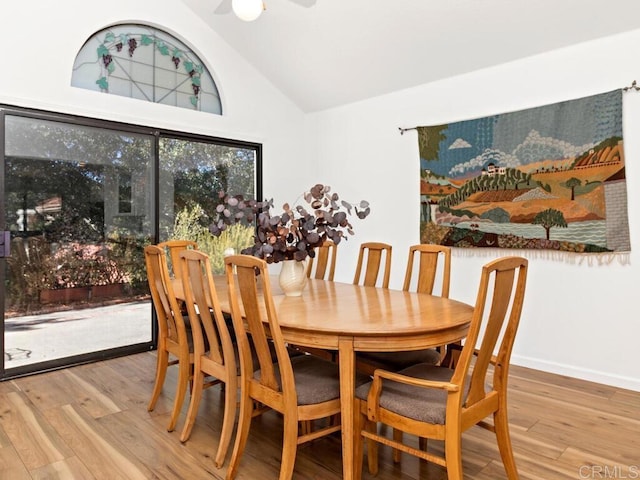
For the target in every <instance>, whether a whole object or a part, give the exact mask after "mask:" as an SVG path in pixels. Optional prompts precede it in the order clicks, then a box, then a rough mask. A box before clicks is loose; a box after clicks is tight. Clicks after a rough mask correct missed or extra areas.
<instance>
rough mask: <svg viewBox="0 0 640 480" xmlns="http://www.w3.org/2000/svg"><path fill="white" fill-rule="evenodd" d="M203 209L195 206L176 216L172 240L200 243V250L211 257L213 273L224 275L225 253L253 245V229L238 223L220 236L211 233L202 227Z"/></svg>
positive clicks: (237, 251)
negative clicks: (230, 249) (228, 250)
mask: <svg viewBox="0 0 640 480" xmlns="http://www.w3.org/2000/svg"><path fill="white" fill-rule="evenodd" d="M201 218H202V207H200V205H198V204H195V205H193V206H191V207H185V208H183V209H182V211H180V212H179V213H178V214H177V215H176V221H175V225H174V229H173V233H172V234H171V240H193V241H195V242H197V243H198V250H201V251H203V252H204V253H206V254H207V255H209V260H210V262H211V269H212V271H213V273H224V252H225V250H227V249H229V248H233V249H234V251H235V252H236V253H239V252H240V251H241V250H243V249H245V248H247V247H249V246H250V245H251V244H252V243H253V233H254V230H253V227H252V226H250V225H243V224H241V223H236V224H233V225H231V226H229V227H228V228H226V229H225V230H224V231H223V232H222V233H221V234H220V235H219V236H217V237H215V236H213V235H211V233H209V228H208V227H207V226H204V225H202V223H201Z"/></svg>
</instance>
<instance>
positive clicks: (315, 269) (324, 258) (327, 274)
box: [307, 240, 338, 281]
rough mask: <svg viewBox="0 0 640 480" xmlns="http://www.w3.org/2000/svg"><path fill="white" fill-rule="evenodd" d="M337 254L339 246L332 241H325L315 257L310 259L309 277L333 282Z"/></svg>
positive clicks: (316, 251)
mask: <svg viewBox="0 0 640 480" xmlns="http://www.w3.org/2000/svg"><path fill="white" fill-rule="evenodd" d="M337 253H338V246H337V245H336V244H335V243H334V242H333V241H332V240H325V241H324V242H323V243H322V245H320V246H319V247H317V248H316V249H315V257H309V262H308V263H307V277H309V278H316V279H318V280H330V281H333V276H334V275H335V273H336V254H337Z"/></svg>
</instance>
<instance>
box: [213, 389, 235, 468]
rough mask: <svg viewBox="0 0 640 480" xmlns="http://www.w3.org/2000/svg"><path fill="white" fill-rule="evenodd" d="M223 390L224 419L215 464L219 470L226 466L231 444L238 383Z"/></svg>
mask: <svg viewBox="0 0 640 480" xmlns="http://www.w3.org/2000/svg"><path fill="white" fill-rule="evenodd" d="M223 388H224V389H225V397H224V398H225V399H224V418H223V419H222V431H221V432H220V443H219V444H218V452H217V453H216V458H215V464H216V467H218V468H220V467H222V465H223V464H224V458H225V457H226V456H227V451H228V450H229V444H230V443H231V434H232V433H233V424H234V422H235V421H236V405H237V400H236V396H237V394H238V393H237V392H238V385H237V383H236V382H230V383H225V384H224V387H223Z"/></svg>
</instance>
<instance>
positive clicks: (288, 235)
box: [209, 183, 371, 263]
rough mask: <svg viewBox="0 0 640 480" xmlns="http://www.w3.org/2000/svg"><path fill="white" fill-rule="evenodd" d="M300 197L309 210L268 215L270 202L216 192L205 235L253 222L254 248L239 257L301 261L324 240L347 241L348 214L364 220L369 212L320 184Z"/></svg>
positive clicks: (362, 204) (289, 209) (286, 209)
mask: <svg viewBox="0 0 640 480" xmlns="http://www.w3.org/2000/svg"><path fill="white" fill-rule="evenodd" d="M302 197H303V198H304V200H305V202H306V203H307V204H309V207H310V209H309V208H305V207H303V206H302V205H294V207H293V208H292V207H291V206H290V205H289V204H288V203H285V204H284V205H283V206H282V210H283V211H282V213H280V214H279V215H272V214H271V209H272V208H273V199H272V200H266V201H263V202H259V201H256V200H253V199H249V200H245V199H244V198H243V197H242V196H241V195H235V196H234V195H229V194H227V193H225V192H220V193H219V200H220V203H219V204H218V206H217V207H216V218H215V220H214V221H213V223H212V224H211V225H210V227H209V231H210V232H211V233H212V234H213V235H215V236H218V235H220V234H221V233H222V231H224V230H225V229H226V227H227V226H228V225H232V224H234V223H238V222H244V223H247V224H250V223H252V222H254V221H255V222H256V232H255V235H254V244H253V245H252V246H251V247H248V248H245V249H244V250H242V252H241V253H243V254H246V255H253V256H255V257H259V258H262V259H264V260H265V261H266V262H267V263H277V262H281V261H283V260H298V261H302V260H305V259H306V258H307V257H313V256H314V255H315V252H314V248H315V247H318V246H319V245H321V244H322V243H323V242H324V241H325V240H327V239H329V240H333V242H335V243H336V244H339V243H340V241H341V240H342V239H345V240H346V239H347V235H353V234H354V232H353V226H352V225H351V222H350V221H349V217H350V216H351V215H352V214H355V215H356V216H357V217H358V218H360V219H364V218H366V217H367V216H368V215H369V213H370V212H371V209H370V207H369V202H367V201H365V200H361V201H360V202H358V203H356V204H352V203H350V202H347V201H345V200H340V197H339V195H338V194H337V193H335V192H334V193H331V187H330V186H328V185H323V184H320V183H319V184H316V185H314V186H313V187H312V188H310V189H309V191H307V192H305V193H304V194H303V195H302Z"/></svg>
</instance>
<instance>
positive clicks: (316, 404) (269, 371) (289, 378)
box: [225, 255, 367, 480]
mask: <svg viewBox="0 0 640 480" xmlns="http://www.w3.org/2000/svg"><path fill="white" fill-rule="evenodd" d="M225 269H226V274H227V281H228V284H229V300H230V305H231V314H232V318H233V325H234V327H235V329H236V336H237V339H238V349H239V352H240V366H241V378H242V381H241V395H240V397H241V399H240V415H239V420H238V433H237V434H236V439H235V444H234V447H233V453H232V455H231V461H230V463H229V467H228V470H227V476H226V478H227V479H228V480H232V479H233V478H234V477H235V475H236V473H237V470H238V467H239V464H240V459H241V457H242V453H243V452H244V449H245V446H246V443H247V440H248V437H249V430H250V427H251V417H252V409H253V407H252V406H253V403H254V402H258V403H260V404H263V405H265V406H267V407H270V408H272V409H273V410H275V411H277V412H280V413H281V414H282V415H283V416H284V439H283V444H282V459H281V463H280V476H279V478H280V480H285V479H290V478H291V476H292V475H293V469H294V464H295V458H296V452H297V446H298V445H299V444H302V443H305V442H308V441H310V440H314V439H317V438H319V437H322V436H325V435H328V434H330V433H333V432H336V431H339V430H340V425H339V424H335V423H328V424H327V425H326V426H321V427H320V428H318V429H316V430H315V431H309V430H308V429H307V428H299V427H300V422H303V424H305V425H309V421H313V420H317V419H323V418H328V417H331V416H334V415H336V414H338V413H340V383H339V371H338V366H337V365H336V364H334V363H332V362H328V361H326V360H322V359H320V358H317V357H315V356H313V355H299V356H296V357H290V356H289V352H288V349H287V345H286V343H285V341H284V339H283V336H282V332H281V330H280V324H279V323H278V315H277V312H276V308H275V305H274V301H273V297H272V291H271V285H270V281H269V272H268V269H267V263H266V262H265V261H264V260H261V259H259V258H257V257H253V256H250V255H233V256H230V257H227V258H225ZM234 269H235V270H236V273H235V274H234ZM259 285H260V286H259ZM294 301H295V300H294ZM267 331H268V332H269V338H267ZM249 337H251V339H252V341H253V348H255V352H256V353H257V356H258V360H259V364H260V369H259V371H257V372H256V373H255V374H254V370H253V361H252V356H251V354H252V346H251V344H250V342H249ZM270 341H272V342H273V345H274V347H275V350H276V355H277V360H278V361H277V364H274V363H273V362H272V360H271V355H270V354H269V342H270ZM365 381H367V378H363V377H362V376H359V377H358V378H357V379H356V382H357V383H358V384H362V383H364V382H365Z"/></svg>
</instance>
